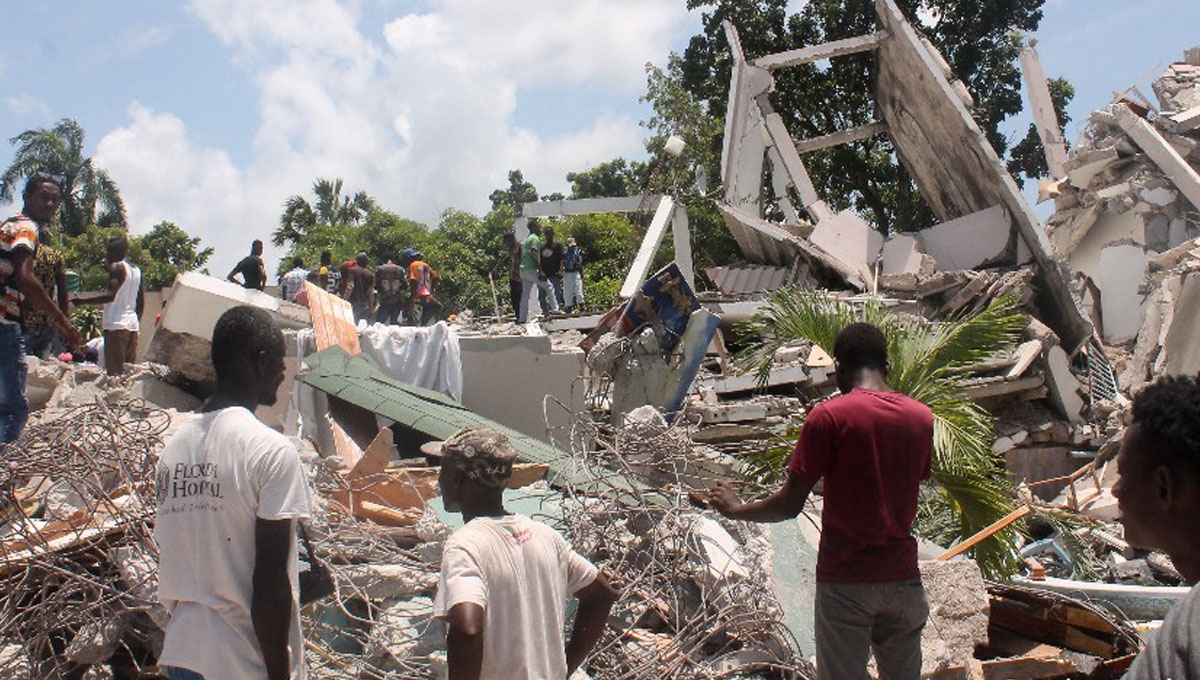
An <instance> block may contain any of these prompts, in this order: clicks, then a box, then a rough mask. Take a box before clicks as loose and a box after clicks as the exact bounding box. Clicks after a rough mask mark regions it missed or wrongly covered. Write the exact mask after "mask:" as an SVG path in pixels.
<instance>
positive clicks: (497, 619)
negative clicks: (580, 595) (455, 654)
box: [433, 515, 597, 680]
mask: <svg viewBox="0 0 1200 680" xmlns="http://www.w3.org/2000/svg"><path fill="white" fill-rule="evenodd" d="M596 573H597V570H596V566H595V565H593V564H592V563H591V562H589V561H587V559H586V558H584V557H583V556H582V555H580V554H579V553H577V552H575V551H574V550H572V549H571V546H570V545H568V544H567V541H566V539H564V538H563V537H562V536H561V535H559V533H558V532H557V531H555V530H554V529H551V528H550V527H548V526H546V525H545V524H541V523H539V522H535V521H533V520H531V519H529V518H528V517H525V516H523V515H508V516H506V517H502V518H490V517H477V518H475V519H473V520H471V521H470V522H468V523H467V525H466V526H465V527H463V528H462V529H459V530H458V531H456V532H454V535H453V536H451V537H450V539H449V540H447V541H446V549H445V552H444V553H443V555H442V576H441V581H440V583H439V584H438V592H437V597H436V598H435V599H434V602H433V613H434V615H435V616H437V617H438V618H446V617H447V616H449V614H450V610H451V609H452V608H453V607H454V605H456V604H462V603H464V602H473V603H475V604H478V605H480V606H482V607H483V609H484V626H483V673H482V674H481V675H480V680H524V679H528V680H565V679H566V677H567V656H566V646H565V643H564V641H563V618H564V611H563V610H564V608H565V607H566V604H567V596H569V595H571V594H573V593H575V592H576V591H578V590H579V589H580V588H583V587H585V586H587V585H588V584H590V583H591V582H592V581H594V580H595V579H596Z"/></svg>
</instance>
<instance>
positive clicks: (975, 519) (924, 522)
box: [742, 289, 1025, 578]
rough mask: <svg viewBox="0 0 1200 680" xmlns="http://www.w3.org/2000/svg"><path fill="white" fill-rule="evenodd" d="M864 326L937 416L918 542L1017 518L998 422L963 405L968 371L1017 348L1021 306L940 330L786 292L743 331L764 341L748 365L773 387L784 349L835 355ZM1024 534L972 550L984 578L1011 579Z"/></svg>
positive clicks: (900, 383)
mask: <svg viewBox="0 0 1200 680" xmlns="http://www.w3.org/2000/svg"><path fill="white" fill-rule="evenodd" d="M856 321H867V322H869V323H873V324H875V325H876V326H878V327H880V328H881V329H882V330H883V331H884V334H885V335H886V336H887V338H888V361H889V362H890V364H891V371H890V373H889V374H888V384H889V385H890V386H891V387H892V388H893V389H895V390H898V391H900V392H903V393H904V394H907V395H909V396H911V397H913V398H914V399H917V400H918V401H921V402H922V403H924V404H926V405H928V406H929V407H930V408H931V409H932V410H933V417H934V450H933V481H934V482H936V484H937V487H936V492H935V493H927V494H923V495H922V499H921V510H920V512H919V521H918V522H917V525H916V526H917V531H918V533H922V534H923V535H925V537H926V538H928V539H930V540H933V541H935V542H939V543H941V544H943V545H949V544H950V543H951V542H952V541H954V540H955V539H962V538H966V537H968V536H971V535H973V534H975V533H976V532H978V531H979V530H981V529H983V528H984V527H986V526H988V525H990V524H992V523H993V522H995V521H997V520H999V519H1000V518H1002V517H1004V516H1005V515H1007V514H1008V513H1009V512H1011V511H1012V509H1013V507H1012V505H1013V497H1014V493H1013V490H1012V489H1011V488H1010V485H1009V483H1008V481H1007V478H1006V477H1005V473H1004V471H1003V468H1002V465H1001V463H1002V462H1003V461H1002V460H1001V459H998V458H997V456H996V455H995V454H994V453H993V452H992V446H991V444H992V440H993V437H992V435H993V432H994V425H995V418H994V417H993V416H992V415H991V414H989V413H988V412H987V411H986V410H984V409H983V408H982V407H981V406H979V405H978V404H976V403H975V402H973V401H971V400H970V399H969V398H967V397H966V396H965V394H964V389H963V385H964V382H963V381H964V379H965V378H964V374H963V372H962V369H963V368H965V367H967V366H971V365H973V364H976V363H979V362H981V361H983V360H985V359H988V358H990V357H993V356H995V355H996V354H997V353H999V352H1003V351H1008V350H1011V349H1012V347H1013V346H1014V345H1015V344H1016V342H1017V341H1018V340H1019V339H1020V336H1021V330H1022V329H1023V328H1024V325H1025V317H1024V315H1023V313H1022V312H1021V311H1020V302H1019V301H1018V300H1016V299H1014V298H1012V297H1006V298H1001V299H1000V300H998V301H996V302H993V303H992V304H991V306H989V307H987V308H986V309H983V310H981V311H979V312H977V313H975V314H973V315H969V316H965V317H961V318H957V319H953V320H951V321H948V322H943V323H935V322H930V321H927V320H925V319H922V318H920V317H915V316H900V315H896V314H893V313H891V312H889V311H888V310H887V309H886V308H884V307H883V306H882V305H881V304H879V303H878V302H877V301H874V300H871V301H868V302H867V303H866V304H865V305H863V306H859V307H856V306H852V305H851V304H849V303H846V302H842V301H838V300H834V299H832V298H830V297H828V296H826V295H824V294H821V293H814V292H812V291H802V290H799V289H785V290H782V291H779V292H777V293H775V294H774V295H772V296H771V298H770V299H769V300H768V302H767V304H766V305H765V306H764V307H763V308H762V309H761V310H760V311H759V312H758V313H757V314H756V315H755V316H754V318H753V319H752V320H751V321H749V322H746V323H745V324H743V327H742V330H745V331H747V332H748V333H750V334H753V335H754V336H755V337H757V338H759V339H758V340H757V341H756V342H755V343H754V344H752V345H751V346H750V347H748V348H747V350H746V352H745V355H744V356H745V358H746V359H747V360H748V361H749V364H750V365H751V366H753V370H754V371H755V373H756V375H757V376H758V378H759V379H760V381H763V382H765V380H766V376H767V375H768V374H769V373H770V370H771V366H772V363H773V361H774V357H775V353H776V352H777V351H778V350H779V349H780V348H781V347H784V346H785V345H787V344H788V343H790V342H792V341H795V340H798V339H807V340H810V341H811V342H813V343H815V344H817V345H819V346H821V347H823V348H832V347H833V343H834V340H835V339H836V338H837V335H838V333H840V332H841V330H842V329H843V328H845V327H846V326H848V325H850V324H851V323H854V322H856ZM784 455H786V452H785V451H783V450H780V451H778V452H777V458H776V459H775V460H771V461H762V460H759V461H757V469H758V470H760V471H762V472H767V471H776V470H781V469H783V464H784V460H783V456H784ZM1016 531H1017V529H1016V528H1014V527H1009V528H1008V529H1006V530H1004V531H1001V532H999V533H997V534H996V535H994V536H993V537H991V538H990V539H988V540H986V541H984V542H983V543H981V544H980V545H979V546H978V547H976V548H975V549H974V556H975V558H976V560H978V561H979V564H980V567H981V568H982V569H983V571H984V573H985V574H987V575H988V576H990V577H993V578H995V577H999V576H1002V575H1006V574H1008V573H1011V572H1012V570H1013V568H1014V567H1015V566H1016V563H1017V555H1016V552H1015V548H1014V542H1013V538H1014V537H1015V532H1016Z"/></svg>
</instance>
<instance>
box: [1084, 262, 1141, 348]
mask: <svg viewBox="0 0 1200 680" xmlns="http://www.w3.org/2000/svg"><path fill="white" fill-rule="evenodd" d="M1149 260H1150V257H1149V255H1148V254H1147V253H1146V249H1145V248H1143V247H1142V246H1141V245H1139V244H1136V243H1128V242H1127V243H1118V244H1115V245H1110V246H1107V247H1106V248H1104V249H1103V250H1102V251H1100V267H1099V270H1098V272H1097V275H1096V276H1095V277H1093V278H1094V280H1095V281H1096V285H1097V286H1099V287H1100V308H1101V310H1103V313H1104V340H1105V342H1107V343H1109V344H1113V345H1116V344H1121V343H1123V342H1128V341H1130V340H1133V339H1134V338H1136V337H1137V333H1138V329H1139V328H1141V326H1142V311H1143V299H1142V297H1143V296H1142V295H1141V294H1140V293H1139V292H1138V287H1139V286H1140V285H1141V283H1142V280H1143V279H1144V278H1145V276H1146V263H1147V262H1149Z"/></svg>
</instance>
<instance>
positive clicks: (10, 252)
mask: <svg viewBox="0 0 1200 680" xmlns="http://www.w3.org/2000/svg"><path fill="white" fill-rule="evenodd" d="M21 196H22V198H23V199H24V202H25V203H24V206H23V207H22V208H21V213H20V214H18V215H16V216H14V217H11V218H9V219H8V220H5V221H4V223H3V224H0V448H2V446H3V445H4V444H7V443H9V442H13V441H16V440H17V437H19V436H20V435H21V430H22V429H23V428H24V427H25V419H26V418H27V417H28V416H29V402H28V401H26V399H25V371H26V367H25V342H24V339H23V338H22V337H21V303H22V301H24V302H26V303H28V304H31V305H33V306H35V307H37V308H38V309H40V310H41V311H42V312H43V313H44V314H45V315H46V318H48V319H49V320H50V323H52V324H54V325H55V326H56V327H57V328H58V330H59V331H60V332H61V333H62V337H63V341H64V342H66V344H67V346H68V347H70V348H72V349H73V348H76V347H78V346H79V331H77V330H75V326H73V325H71V320H70V319H68V318H67V315H66V314H64V313H63V311H62V309H60V308H59V306H58V304H56V303H55V301H54V299H53V298H51V297H50V296H49V295H48V294H47V293H46V290H45V289H44V288H42V284H41V283H40V282H39V281H38V277H37V274H36V273H35V272H34V263H35V261H36V257H37V250H38V239H39V232H40V231H41V230H42V229H44V228H46V227H47V226H48V225H49V224H50V221H51V220H53V219H54V215H55V213H57V212H58V203H59V200H60V199H61V196H62V181H61V180H59V179H58V178H57V177H53V176H51V175H47V174H43V173H37V174H34V175H32V176H30V177H29V179H28V180H27V181H26V182H25V190H24V192H23V193H22V195H21Z"/></svg>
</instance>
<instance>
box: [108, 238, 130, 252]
mask: <svg viewBox="0 0 1200 680" xmlns="http://www.w3.org/2000/svg"><path fill="white" fill-rule="evenodd" d="M105 252H106V253H125V254H126V255H128V254H129V241H128V240H126V239H125V237H124V236H114V237H112V238H110V239H108V248H107V250H106V251H105Z"/></svg>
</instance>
